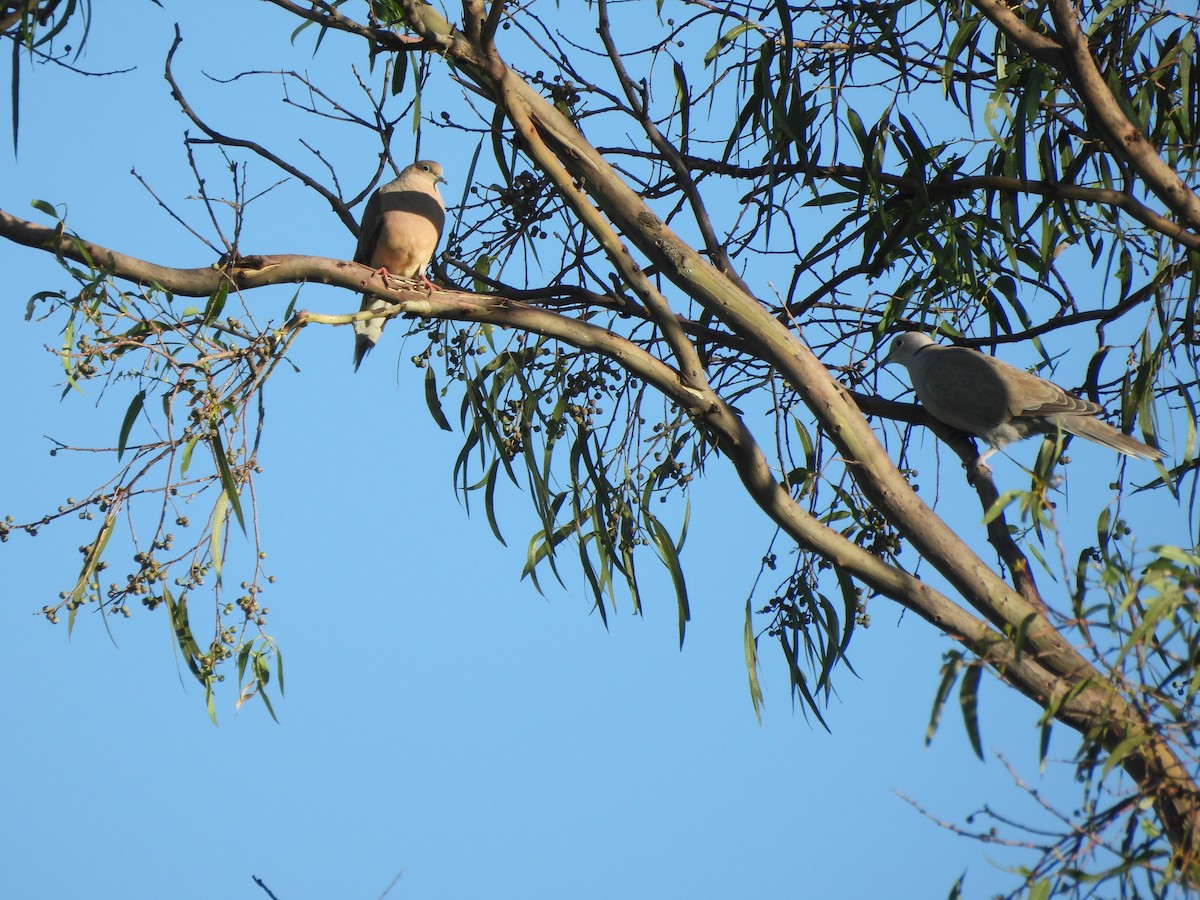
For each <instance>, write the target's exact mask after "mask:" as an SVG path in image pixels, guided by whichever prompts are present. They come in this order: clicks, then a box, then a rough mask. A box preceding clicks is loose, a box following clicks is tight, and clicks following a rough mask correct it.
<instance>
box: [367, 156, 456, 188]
mask: <svg viewBox="0 0 1200 900" xmlns="http://www.w3.org/2000/svg"><path fill="white" fill-rule="evenodd" d="M445 183H446V179H445V178H443V177H442V166H441V163H435V162H434V161H433V160H432V159H419V160H417V161H416V162H415V163H413V164H412V165H411V166H405V167H404V168H403V169H401V170H400V174H399V175H398V176H397V177H396V180H395V181H392V182H389V183H388V184H385V185H384V186H383V188H382V190H383V191H384V193H388V192H390V191H420V192H421V193H423V194H434V195H435V196H441V195H440V193H439V192H438V189H437V186H438V185H439V184H445Z"/></svg>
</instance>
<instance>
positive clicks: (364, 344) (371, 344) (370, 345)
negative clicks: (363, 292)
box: [354, 297, 387, 372]
mask: <svg viewBox="0 0 1200 900" xmlns="http://www.w3.org/2000/svg"><path fill="white" fill-rule="evenodd" d="M381 306H387V304H386V303H384V302H383V301H382V300H379V299H377V298H370V297H363V304H362V309H364V310H367V309H375V308H377V307H381ZM386 321H387V319H367V320H366V321H365V322H355V323H354V371H355V372H357V371H358V367H359V366H361V365H362V361H363V358H364V357H365V356H366V355H367V354H368V353H370V352H371V351H372V350H373V349H375V345H376V344H377V343H379V338H380V337H382V336H383V324H384V322H386Z"/></svg>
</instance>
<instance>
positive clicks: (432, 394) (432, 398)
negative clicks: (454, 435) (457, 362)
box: [425, 366, 504, 543]
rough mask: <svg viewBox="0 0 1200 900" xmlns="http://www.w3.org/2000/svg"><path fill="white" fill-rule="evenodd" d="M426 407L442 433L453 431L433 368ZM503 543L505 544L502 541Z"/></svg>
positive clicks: (430, 368)
mask: <svg viewBox="0 0 1200 900" xmlns="http://www.w3.org/2000/svg"><path fill="white" fill-rule="evenodd" d="M425 405H426V406H428V407H429V414H430V415H431V416H433V421H435V422H436V423H437V425H438V428H440V429H442V431H453V429H452V428H451V427H450V423H449V422H448V421H447V420H446V413H445V412H443V411H442V401H441V398H439V397H438V389H437V376H436V375H434V374H433V366H426V367H425ZM501 543H504V542H503V541H501Z"/></svg>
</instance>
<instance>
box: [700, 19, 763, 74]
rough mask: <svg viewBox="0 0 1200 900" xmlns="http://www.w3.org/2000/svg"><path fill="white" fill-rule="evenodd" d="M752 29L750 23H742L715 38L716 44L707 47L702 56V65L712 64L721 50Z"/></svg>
mask: <svg viewBox="0 0 1200 900" xmlns="http://www.w3.org/2000/svg"><path fill="white" fill-rule="evenodd" d="M753 28H754V26H753V25H751V24H750V23H748V22H743V23H742V24H741V25H735V26H734V27H733V28H731V29H729V31H727V32H725V33H724V34H723V35H721V36H720V37H719V38H717V42H716V43H715V44H713V45H712V46H711V47H709V48H708V52H707V53H705V54H704V65H705V66H708V65H709V64H710V63H712V62H713V60H715V59H716V58H717V57H718V56H720V55H721V51H722V50H724V49H725V48H726V47H728V46H729V45H730V44H732V43H733V42H734V41H736V40H737V39H738V38H739V37H741V36H742V35H743V34H745V33H746V32H747V31H750V30H751V29H753Z"/></svg>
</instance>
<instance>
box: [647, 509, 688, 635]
mask: <svg viewBox="0 0 1200 900" xmlns="http://www.w3.org/2000/svg"><path fill="white" fill-rule="evenodd" d="M644 517H645V519H646V524H647V525H648V526H649V528H650V539H651V541H652V542H653V544H654V549H655V550H656V551H658V556H659V559H661V560H662V561H663V565H665V566H666V567H667V571H668V572H669V573H670V574H671V583H672V584H674V585H675V605H676V608H677V610H678V614H679V646H680V647H682V646H683V636H684V630H685V629H686V628H687V623H688V621H689V620H690V619H691V618H692V613H691V609H690V608H689V606H688V595H687V584H686V582H685V581H684V576H683V566H682V565H681V564H680V562H679V550H680V549H681V548H682V542H681V543H680V546H679V547H676V546H675V543H674V542H673V541H672V540H671V536H670V534H668V533H667V529H666V527H665V526H664V525H663V524H662V522H660V521H659V520H658V519H656V518H655V517H654V516H652V515H650V514H649V513H645V514H644Z"/></svg>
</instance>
